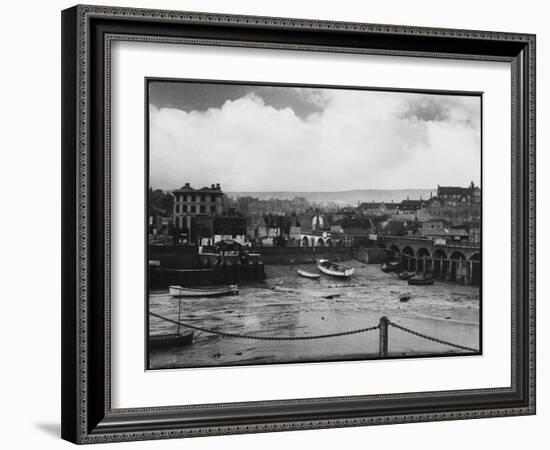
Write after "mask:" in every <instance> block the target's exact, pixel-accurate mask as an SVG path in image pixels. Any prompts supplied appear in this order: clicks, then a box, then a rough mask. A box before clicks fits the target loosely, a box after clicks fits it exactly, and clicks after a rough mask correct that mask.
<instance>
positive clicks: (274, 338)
mask: <svg viewBox="0 0 550 450" xmlns="http://www.w3.org/2000/svg"><path fill="white" fill-rule="evenodd" d="M149 314H150V315H151V316H153V317H156V318H158V319H161V320H164V321H166V322H170V323H173V324H175V325H178V326H182V327H185V328H190V329H192V330H197V331H203V332H205V333H210V334H216V335H218V336H224V337H229V338H237V339H252V340H261V341H305V340H313V339H326V338H336V337H341V336H350V335H352V334H359V333H366V332H369V331H374V330H379V329H381V324H382V323H383V322H385V323H386V324H387V325H389V326H392V327H394V328H397V329H399V330H401V331H404V332H406V333H409V334H412V335H414V336H417V337H420V338H422V339H426V340H428V341H431V342H436V343H438V344H442V345H447V346H449V347H454V348H458V349H460V350H466V351H469V352H474V353H477V352H479V350H477V349H475V348H472V347H467V346H465V345H459V344H455V343H453V342H449V341H445V340H443V339H438V338H435V337H433V336H428V335H427V334H423V333H419V332H418V331H414V330H412V329H410V328H407V327H404V326H402V325H399V324H398V323H395V322H392V321H389V320H387V318H385V317H384V318H382V319H381V321H380V323H379V324H378V325H373V326H370V327H366V328H357V329H354V330H348V331H341V332H339V333H327V334H315V335H309V336H261V335H255V334H243V333H229V332H227V331H220V330H215V329H212V328H206V327H200V326H197V325H192V324H190V323H186V322H181V321H178V320H174V319H170V318H169V317H165V316H161V315H160V314H156V313H154V312H149ZM384 336H385V339H387V334H386V333H384ZM386 347H387V345H386Z"/></svg>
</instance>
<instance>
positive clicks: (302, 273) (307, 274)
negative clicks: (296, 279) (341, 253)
mask: <svg viewBox="0 0 550 450" xmlns="http://www.w3.org/2000/svg"><path fill="white" fill-rule="evenodd" d="M296 272H298V275H300V276H301V277H304V278H312V279H317V278H320V277H321V275H319V274H318V273H311V272H306V271H305V270H302V269H298V270H297V271H296Z"/></svg>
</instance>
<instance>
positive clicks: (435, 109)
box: [399, 95, 481, 129]
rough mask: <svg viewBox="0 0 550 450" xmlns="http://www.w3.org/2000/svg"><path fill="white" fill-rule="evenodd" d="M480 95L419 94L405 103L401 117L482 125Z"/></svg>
mask: <svg viewBox="0 0 550 450" xmlns="http://www.w3.org/2000/svg"><path fill="white" fill-rule="evenodd" d="M480 103H481V100H480V98H479V97H467V96H461V97H459V96H440V95H419V96H416V97H412V98H410V99H409V100H408V101H407V102H405V103H404V105H403V109H402V111H400V113H399V117H401V118H404V119H413V120H419V121H423V122H453V123H455V124H462V125H464V126H468V127H471V128H475V129H479V127H480V120H481V115H480Z"/></svg>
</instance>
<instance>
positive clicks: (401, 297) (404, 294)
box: [399, 292, 412, 302]
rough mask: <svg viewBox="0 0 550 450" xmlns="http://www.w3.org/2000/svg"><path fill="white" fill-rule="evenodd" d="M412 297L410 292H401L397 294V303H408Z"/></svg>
mask: <svg viewBox="0 0 550 450" xmlns="http://www.w3.org/2000/svg"><path fill="white" fill-rule="evenodd" d="M411 297H412V294H411V293H410V292H402V293H401V294H399V301H400V302H408V301H409V300H410V299H411Z"/></svg>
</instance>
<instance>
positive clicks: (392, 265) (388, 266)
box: [382, 261, 401, 273]
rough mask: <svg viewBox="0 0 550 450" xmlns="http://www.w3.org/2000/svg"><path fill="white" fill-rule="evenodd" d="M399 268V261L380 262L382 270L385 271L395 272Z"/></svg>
mask: <svg viewBox="0 0 550 450" xmlns="http://www.w3.org/2000/svg"><path fill="white" fill-rule="evenodd" d="M399 269H401V263H400V262H398V261H391V262H388V263H384V264H382V271H383V272H386V273H389V272H396V271H398V270H399Z"/></svg>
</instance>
